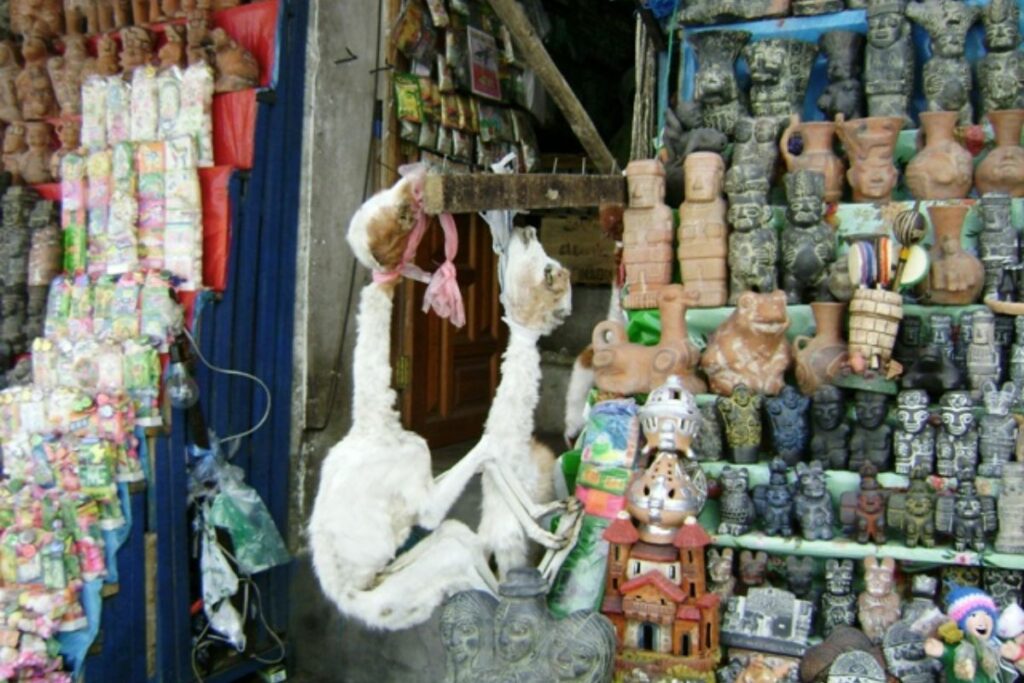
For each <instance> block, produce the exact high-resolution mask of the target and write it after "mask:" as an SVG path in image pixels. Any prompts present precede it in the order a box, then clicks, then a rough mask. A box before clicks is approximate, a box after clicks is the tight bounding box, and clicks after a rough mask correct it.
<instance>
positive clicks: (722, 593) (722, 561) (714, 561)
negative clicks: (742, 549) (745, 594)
mask: <svg viewBox="0 0 1024 683" xmlns="http://www.w3.org/2000/svg"><path fill="white" fill-rule="evenodd" d="M732 563H733V549H732V548H723V549H722V551H721V552H719V551H718V550H715V549H714V548H708V578H710V579H711V592H712V593H715V594H716V595H718V596H719V597H720V598H721V604H723V605H724V604H725V603H726V602H727V601H728V600H729V598H731V597H732V594H733V591H734V590H736V577H735V576H733V574H732Z"/></svg>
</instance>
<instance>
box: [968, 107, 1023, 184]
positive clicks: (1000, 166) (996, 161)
mask: <svg viewBox="0 0 1024 683" xmlns="http://www.w3.org/2000/svg"><path fill="white" fill-rule="evenodd" d="M988 120H989V121H991V122H992V127H993V128H994V129H995V137H996V147H995V149H993V150H992V151H991V152H989V153H988V156H986V157H985V159H984V160H983V161H982V162H981V163H980V164H979V165H978V170H977V173H975V177H974V182H975V185H976V186H977V188H978V194H986V193H988V192H1006V193H1007V194H1009V195H1010V196H1011V197H1024V148H1022V147H1021V146H1020V131H1021V127H1022V126H1024V109H1003V110H1002V111H990V112H989V113H988Z"/></svg>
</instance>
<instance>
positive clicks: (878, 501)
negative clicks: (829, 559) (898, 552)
mask: <svg viewBox="0 0 1024 683" xmlns="http://www.w3.org/2000/svg"><path fill="white" fill-rule="evenodd" d="M887 496H888V493H887V492H886V491H884V490H882V489H881V488H880V487H879V486H878V470H877V469H876V468H875V466H874V465H872V464H871V463H870V462H865V463H864V464H863V465H861V468H860V488H859V490H857V491H847V492H846V493H844V494H843V495H842V497H841V498H840V501H839V510H840V512H839V516H840V519H841V521H842V522H843V525H844V527H845V528H846V529H847V530H853V531H856V539H857V542H858V543H867V542H869V541H870V542H872V543H885V540H886V535H885V502H886V498H887Z"/></svg>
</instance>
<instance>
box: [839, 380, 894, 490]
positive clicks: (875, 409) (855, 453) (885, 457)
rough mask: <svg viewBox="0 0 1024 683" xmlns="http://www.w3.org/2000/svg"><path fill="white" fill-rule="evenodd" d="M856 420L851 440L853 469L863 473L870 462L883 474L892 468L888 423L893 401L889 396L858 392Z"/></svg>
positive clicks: (855, 396) (890, 438) (851, 464)
mask: <svg viewBox="0 0 1024 683" xmlns="http://www.w3.org/2000/svg"><path fill="white" fill-rule="evenodd" d="M853 400H854V406H855V411H854V412H855V419H856V422H854V425H853V435H852V436H851V437H850V461H849V463H848V464H849V468H850V469H851V470H853V471H854V472H856V471H858V470H860V468H861V466H862V465H863V464H864V463H865V462H870V463H871V464H872V465H874V466H875V467H876V468H877V469H878V470H879V471H883V472H884V471H886V470H888V469H889V468H890V466H891V464H892V427H891V426H889V425H888V424H887V423H886V421H885V419H886V417H888V414H889V400H888V397H887V396H886V395H885V394H880V393H876V392H873V391H858V392H857V393H856V394H854V399H853Z"/></svg>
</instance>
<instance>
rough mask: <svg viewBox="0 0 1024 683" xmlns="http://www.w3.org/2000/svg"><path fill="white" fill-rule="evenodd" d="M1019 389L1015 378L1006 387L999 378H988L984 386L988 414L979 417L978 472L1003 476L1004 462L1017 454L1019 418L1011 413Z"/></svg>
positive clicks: (987, 475) (985, 474) (984, 400)
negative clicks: (993, 379)
mask: <svg viewBox="0 0 1024 683" xmlns="http://www.w3.org/2000/svg"><path fill="white" fill-rule="evenodd" d="M1015 398H1016V391H1015V389H1014V386H1013V382H1007V383H1006V384H1004V385H1003V388H1002V390H999V389H998V388H996V384H995V382H986V383H985V384H984V386H983V387H982V394H981V400H982V402H983V403H984V404H985V414H984V415H982V416H981V419H980V420H979V421H978V456H979V457H978V460H979V462H978V475H979V476H982V477H996V478H998V477H1001V476H1002V475H1003V466H1004V465H1005V464H1006V463H1007V462H1009V461H1010V459H1011V458H1012V457H1013V451H1014V447H1015V446H1016V445H1017V434H1018V428H1017V420H1016V419H1014V416H1013V415H1011V414H1010V408H1012V407H1013V401H1014V399H1015Z"/></svg>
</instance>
